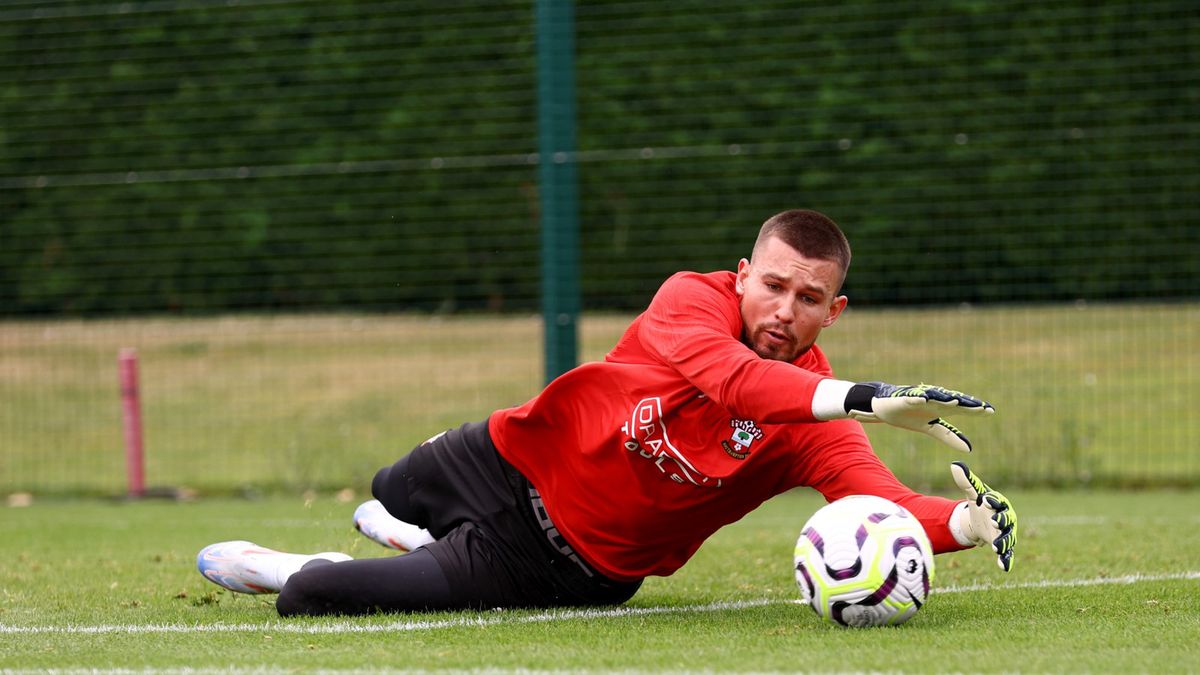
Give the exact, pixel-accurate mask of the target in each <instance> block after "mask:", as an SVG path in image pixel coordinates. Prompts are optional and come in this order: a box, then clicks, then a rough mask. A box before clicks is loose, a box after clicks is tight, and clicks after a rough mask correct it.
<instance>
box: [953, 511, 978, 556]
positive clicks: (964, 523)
mask: <svg viewBox="0 0 1200 675" xmlns="http://www.w3.org/2000/svg"><path fill="white" fill-rule="evenodd" d="M970 504H971V503H970V502H959V503H958V506H956V507H954V510H953V511H951V512H950V522H949V523H947V524H948V525H949V526H950V534H952V535H953V536H954V541H957V542H958V544H959V546H966V547H973V546H978V545H979V543H978V542H976V541H975V540H974V539H972V538H971V536H970V535H969V534H968V531H969V529H970V527H971V512H970V510H969V509H970Z"/></svg>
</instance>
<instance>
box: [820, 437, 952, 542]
mask: <svg viewBox="0 0 1200 675" xmlns="http://www.w3.org/2000/svg"><path fill="white" fill-rule="evenodd" d="M817 426H819V427H820V430H819V440H817V441H816V442H815V443H813V444H812V446H810V447H811V448H812V450H811V451H810V452H808V453H806V454H805V456H804V457H803V458H802V459H801V461H800V462H799V463H798V464H797V469H798V470H799V471H800V472H801V474H802V475H801V476H800V477H799V483H800V484H802V485H808V486H810V487H812V488H814V489H816V490H817V491H818V492H820V493H821V494H822V495H824V497H825V499H826V500H827V501H830V502H833V501H836V500H838V499H841V498H842V497H848V496H850V495H875V496H877V497H883V498H884V499H888V500H891V501H893V502H895V503H897V504H899V505H900V506H903V507H904V508H905V509H907V510H908V511H909V513H911V514H913V515H914V516H916V518H917V520H919V521H920V522H921V526H922V527H924V528H925V534H926V535H927V536H928V537H929V542H930V543H931V544H932V545H933V551H934V553H947V552H949V551H959V550H962V549H963V548H967V547H965V546H963V545H962V544H960V543H958V541H957V540H956V539H955V538H954V535H953V534H952V533H951V532H950V514H951V512H953V511H954V509H955V507H956V506H958V504H959V503H961V500H953V499H946V498H944V497H937V496H931V495H923V494H920V493H918V492H915V491H913V490H912V489H911V488H909V487H908V486H906V485H905V484H903V483H901V482H900V480H899V479H898V478H896V476H895V474H893V473H892V472H891V470H890V469H888V468H887V466H886V465H884V463H883V461H882V460H880V459H879V457H878V455H876V454H875V451H874V450H873V449H872V448H871V444H870V441H869V440H868V439H867V435H866V433H865V432H864V431H863V429H862V425H861V424H859V423H858V422H856V421H853V420H835V421H831V422H825V423H824V424H821V425H817Z"/></svg>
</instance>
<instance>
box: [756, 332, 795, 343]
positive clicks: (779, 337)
mask: <svg viewBox="0 0 1200 675" xmlns="http://www.w3.org/2000/svg"><path fill="white" fill-rule="evenodd" d="M763 333H764V334H766V336H767V337H768V338H770V340H771V341H772V342H777V343H781V344H785V343H788V342H791V341H792V336H791V335H789V334H788V333H786V332H784V331H781V330H775V329H771V328H764V329H763Z"/></svg>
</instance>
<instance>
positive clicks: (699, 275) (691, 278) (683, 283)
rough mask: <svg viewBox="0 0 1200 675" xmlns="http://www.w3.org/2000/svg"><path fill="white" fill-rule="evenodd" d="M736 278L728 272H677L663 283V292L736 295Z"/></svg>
mask: <svg viewBox="0 0 1200 675" xmlns="http://www.w3.org/2000/svg"><path fill="white" fill-rule="evenodd" d="M736 276H737V275H735V274H734V273H733V272H730V271H728V270H719V271H716V272H688V271H684V272H676V273H675V274H672V275H671V276H670V277H668V278H667V280H666V281H664V282H663V285H662V290H671V291H676V292H683V293H685V292H688V291H694V292H700V291H703V290H706V289H711V290H715V291H719V292H721V293H722V294H727V295H735V292H734V281H735V279H736Z"/></svg>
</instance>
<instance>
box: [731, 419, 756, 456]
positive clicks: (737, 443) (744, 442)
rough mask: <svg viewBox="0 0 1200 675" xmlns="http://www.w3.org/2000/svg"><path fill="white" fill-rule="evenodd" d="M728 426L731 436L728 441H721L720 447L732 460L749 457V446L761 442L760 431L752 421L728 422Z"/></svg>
mask: <svg viewBox="0 0 1200 675" xmlns="http://www.w3.org/2000/svg"><path fill="white" fill-rule="evenodd" d="M729 426H731V427H733V434H732V435H730V437H729V440H727V441H721V447H722V448H724V449H725V452H726V454H728V455H729V456H730V457H732V458H734V459H746V458H747V457H749V456H750V445H751V444H752V443H754V441H761V440H762V437H763V433H762V429H759V428H758V425H757V424H755V423H754V421H753V420H729ZM731 443H732V445H731Z"/></svg>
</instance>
